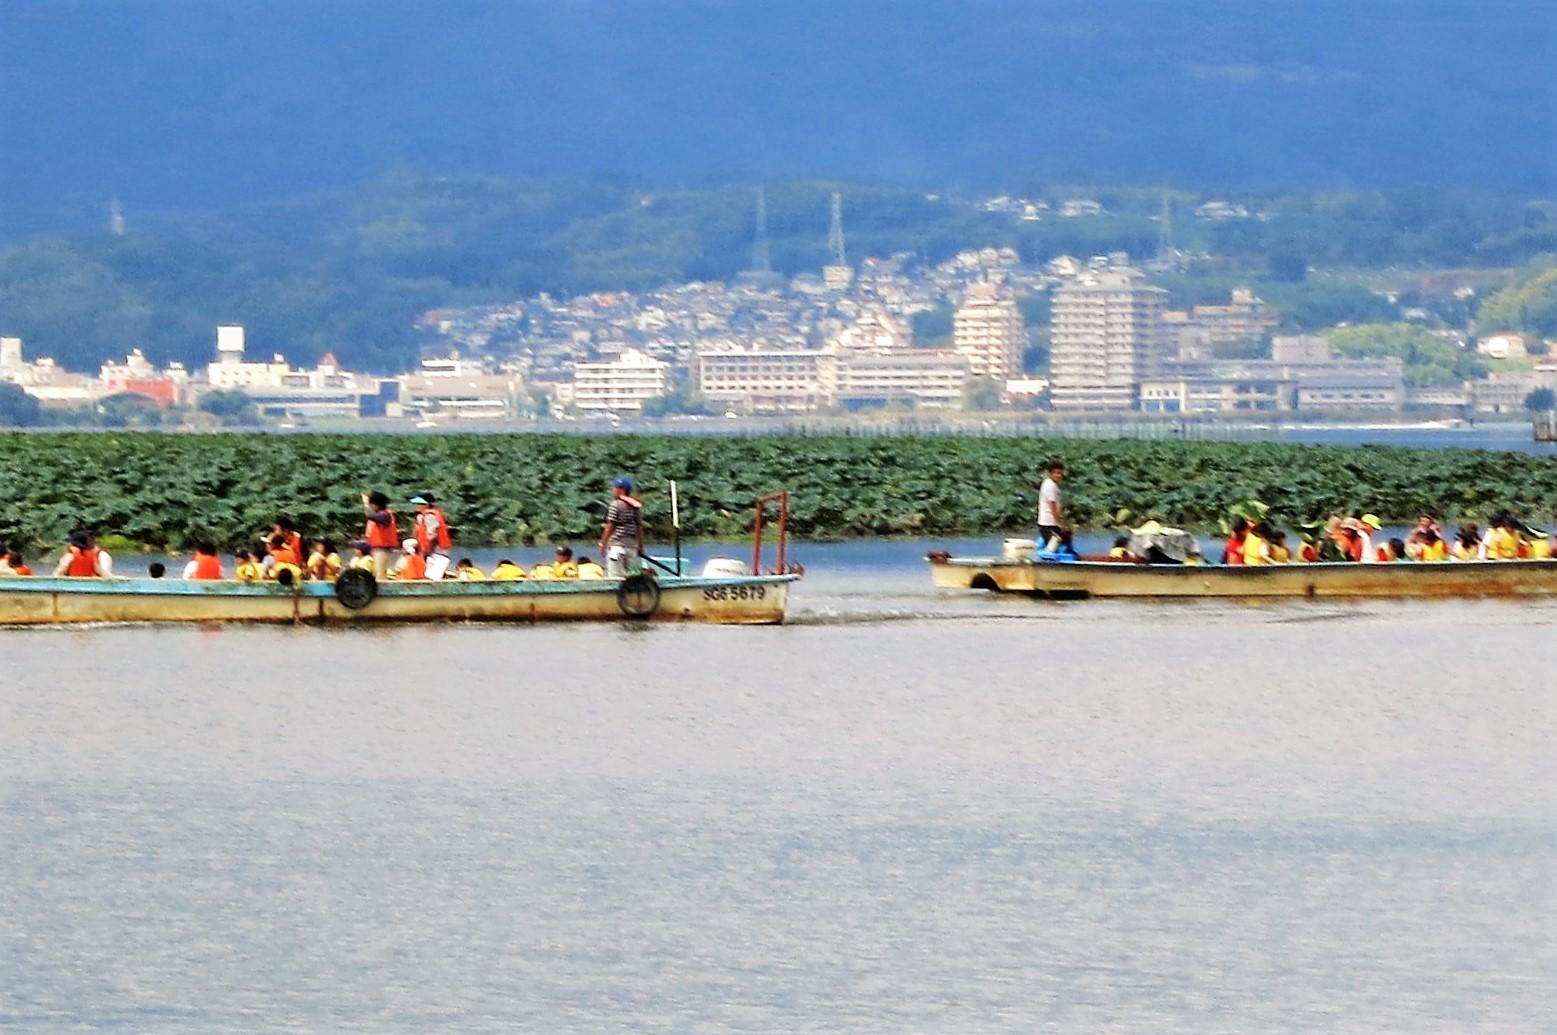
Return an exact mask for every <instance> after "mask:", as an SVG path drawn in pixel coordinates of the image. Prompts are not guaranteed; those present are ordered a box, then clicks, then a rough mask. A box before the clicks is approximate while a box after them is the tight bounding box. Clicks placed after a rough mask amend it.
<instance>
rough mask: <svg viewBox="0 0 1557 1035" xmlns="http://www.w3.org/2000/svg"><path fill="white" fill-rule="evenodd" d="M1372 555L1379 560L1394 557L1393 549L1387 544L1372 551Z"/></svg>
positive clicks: (1389, 559) (1390, 559) (1387, 559)
mask: <svg viewBox="0 0 1557 1035" xmlns="http://www.w3.org/2000/svg"><path fill="white" fill-rule="evenodd" d="M1373 556H1374V557H1377V558H1378V559H1379V560H1381V561H1392V560H1394V559H1395V551H1394V550H1391V549H1390V548H1389V547H1388V546H1381V547H1379V548H1378V549H1377V550H1374V551H1373Z"/></svg>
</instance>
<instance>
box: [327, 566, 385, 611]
mask: <svg viewBox="0 0 1557 1035" xmlns="http://www.w3.org/2000/svg"><path fill="white" fill-rule="evenodd" d="M377 597H378V579H377V578H375V577H374V576H373V573H372V572H371V571H368V570H367V569H365V568H351V569H348V570H347V571H343V572H341V573H340V575H339V576H338V577H337V578H336V580H335V599H336V600H339V601H340V602H341V606H342V607H345V608H349V609H351V610H353V611H361V610H362V609H363V608H364V607H367V606H368V605H369V604H371V603H373V601H374V600H375V599H376V598H377Z"/></svg>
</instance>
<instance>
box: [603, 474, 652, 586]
mask: <svg viewBox="0 0 1557 1035" xmlns="http://www.w3.org/2000/svg"><path fill="white" fill-rule="evenodd" d="M611 492H612V495H613V498H612V500H611V506H610V508H609V509H608V510H607V511H606V520H605V528H604V529H603V530H602V531H601V533H600V552H601V553H603V554H605V558H606V578H608V579H625V578H626V577H627V575H628V572H629V571H630V570H631V569H632V568H634V567H636V564H635V563H634V562H635V561H636V559H637V557H638V555H639V553H641V552H642V550H643V504H642V503H641V502H639V501H638V500H636V499H634V498H633V494H632V493H633V483H632V480H631V479H629V478H625V477H623V478H618V479H617V480H616V481H614V482H612V483H611Z"/></svg>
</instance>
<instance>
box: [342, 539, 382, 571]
mask: <svg viewBox="0 0 1557 1035" xmlns="http://www.w3.org/2000/svg"><path fill="white" fill-rule="evenodd" d="M346 566H347V567H348V568H352V569H354V570H355V569H360V570H362V571H374V570H376V569H375V568H374V564H373V551H372V550H370V549H368V544H367V541H366V540H363V539H354V540H352V544H351V560H349V561H347V562H346Z"/></svg>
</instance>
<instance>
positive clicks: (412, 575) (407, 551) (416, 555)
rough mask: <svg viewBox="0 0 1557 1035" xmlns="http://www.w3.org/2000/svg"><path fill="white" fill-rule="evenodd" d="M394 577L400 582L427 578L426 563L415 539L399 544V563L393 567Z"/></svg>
mask: <svg viewBox="0 0 1557 1035" xmlns="http://www.w3.org/2000/svg"><path fill="white" fill-rule="evenodd" d="M394 576H395V578H396V579H398V580H400V581H401V582H406V581H414V580H416V579H425V578H427V561H426V559H425V558H423V557H422V551H421V548H420V547H419V546H418V545H417V542H416V540H415V539H407V540H405V541H404V542H402V543H401V544H400V561H399V563H397V564H396V565H395V571H394Z"/></svg>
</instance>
